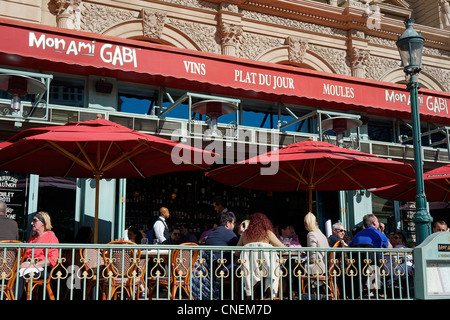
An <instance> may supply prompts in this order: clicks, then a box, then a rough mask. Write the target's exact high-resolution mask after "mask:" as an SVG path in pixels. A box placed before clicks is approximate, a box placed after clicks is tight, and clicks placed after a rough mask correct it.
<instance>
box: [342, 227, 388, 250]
mask: <svg viewBox="0 0 450 320" xmlns="http://www.w3.org/2000/svg"><path fill="white" fill-rule="evenodd" d="M359 244H369V245H372V246H374V247H376V248H387V247H389V240H388V238H387V237H386V235H385V234H384V233H383V232H381V231H379V230H377V229H375V227H368V228H365V229H363V230H361V231H360V232H358V233H357V234H356V235H355V236H354V237H353V239H352V241H350V243H349V244H348V245H349V246H350V247H351V246H357V245H359Z"/></svg>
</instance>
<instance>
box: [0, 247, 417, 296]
mask: <svg viewBox="0 0 450 320" xmlns="http://www.w3.org/2000/svg"><path fill="white" fill-rule="evenodd" d="M26 249H27V251H25V250H26ZM42 250H43V251H42ZM52 251H53V252H52ZM56 252H57V256H58V258H56V259H55V262H54V264H53V266H52V267H48V268H45V269H39V268H36V264H37V259H36V258H35V257H36V256H39V255H42V254H43V256H44V257H45V259H48V257H49V256H51V255H52V253H56ZM15 253H16V254H17V261H19V263H14V262H15V261H16V255H15ZM412 254H413V251H412V249H378V248H304V247H301V248H297V247H295V248H293V247H289V248H288V247H286V248H274V247H254V246H252V247H248V246H245V247H214V246H203V245H202V246H197V245H170V246H169V245H135V244H128V243H125V242H122V243H115V244H106V245H105V244H104V245H94V244H89V245H86V244H84V245H79V244H57V245H56V244H52V245H37V244H34V245H31V244H26V243H0V287H1V288H0V290H1V291H0V299H2V300H13V299H16V298H17V297H18V296H20V295H19V290H20V289H19V288H21V285H20V284H19V283H20V281H22V283H23V286H24V290H23V291H24V294H23V298H22V299H28V300H30V299H39V300H46V299H51V300H102V299H106V300H110V299H120V300H125V299H126V300H171V299H186V300H187V299H192V300H229V299H231V300H260V299H268V300H278V299H280V300H318V299H320V300H359V299H375V300H380V299H382V300H393V299H395V300H397V299H401V300H405V299H406V300H411V299H414V290H413V289H414V281H413V278H414V275H413V273H414V262H413V256H412ZM23 261H26V262H29V264H27V265H28V267H27V268H25V269H24V270H22V271H21V270H20V264H21V263H20V262H23ZM18 274H23V275H22V276H21V277H20V276H19V277H16V275H18ZM19 279H21V280H19Z"/></svg>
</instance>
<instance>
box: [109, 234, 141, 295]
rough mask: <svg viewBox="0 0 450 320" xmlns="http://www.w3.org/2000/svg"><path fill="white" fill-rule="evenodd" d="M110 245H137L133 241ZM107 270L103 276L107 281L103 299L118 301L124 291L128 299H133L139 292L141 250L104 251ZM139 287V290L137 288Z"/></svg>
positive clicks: (116, 242)
mask: <svg viewBox="0 0 450 320" xmlns="http://www.w3.org/2000/svg"><path fill="white" fill-rule="evenodd" d="M108 244H121V245H135V243H134V242H131V241H123V240H120V241H112V242H109V243H108ZM102 254H103V259H104V261H105V269H104V270H103V271H102V276H103V278H104V279H105V280H106V281H105V283H104V284H103V288H102V291H103V299H107V298H109V299H111V298H114V299H117V294H119V293H120V292H121V290H122V293H124V294H125V295H126V296H127V297H128V298H133V297H134V295H135V294H136V293H138V292H139V281H140V279H141V277H140V274H139V273H140V272H139V260H140V254H141V253H140V250H137V249H132V248H124V249H103V250H102ZM136 286H137V288H136Z"/></svg>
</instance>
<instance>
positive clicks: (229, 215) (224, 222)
mask: <svg viewBox="0 0 450 320" xmlns="http://www.w3.org/2000/svg"><path fill="white" fill-rule="evenodd" d="M235 223H236V217H235V216H234V213H233V212H224V213H221V214H220V219H219V226H224V227H225V228H227V229H229V230H233V229H234V224H235Z"/></svg>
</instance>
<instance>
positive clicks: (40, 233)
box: [17, 211, 59, 300]
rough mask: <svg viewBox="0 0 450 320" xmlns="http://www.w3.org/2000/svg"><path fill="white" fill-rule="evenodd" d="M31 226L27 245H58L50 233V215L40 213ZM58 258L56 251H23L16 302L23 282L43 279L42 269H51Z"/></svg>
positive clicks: (54, 236) (34, 249)
mask: <svg viewBox="0 0 450 320" xmlns="http://www.w3.org/2000/svg"><path fill="white" fill-rule="evenodd" d="M31 226H32V234H31V237H30V239H29V240H28V242H27V243H59V240H58V238H57V237H56V235H55V234H54V233H53V231H51V229H52V228H53V227H52V223H51V219H50V215H49V214H48V213H47V212H44V211H41V212H39V213H37V214H36V215H35V216H34V217H33V219H32V220H31ZM58 256H59V253H58V249H52V248H28V249H26V250H25V259H24V262H23V263H22V264H21V265H20V268H19V276H18V280H17V281H19V287H18V293H17V298H18V300H20V299H21V297H22V294H23V291H24V286H25V281H26V280H27V279H30V278H33V279H36V277H39V278H42V279H43V278H44V274H45V272H44V269H45V268H46V267H50V268H53V267H54V266H55V265H56V263H57V259H58ZM48 271H50V270H48ZM48 273H49V272H47V277H48Z"/></svg>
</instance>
